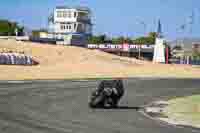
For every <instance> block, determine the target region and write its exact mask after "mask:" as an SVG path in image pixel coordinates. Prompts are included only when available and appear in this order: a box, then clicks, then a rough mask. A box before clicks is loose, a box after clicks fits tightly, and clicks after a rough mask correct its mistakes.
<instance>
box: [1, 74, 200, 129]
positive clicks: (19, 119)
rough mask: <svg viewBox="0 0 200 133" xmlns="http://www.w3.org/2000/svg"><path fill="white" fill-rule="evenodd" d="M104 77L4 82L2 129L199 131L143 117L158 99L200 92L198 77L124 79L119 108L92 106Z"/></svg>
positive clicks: (2, 85)
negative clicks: (94, 90)
mask: <svg viewBox="0 0 200 133" xmlns="http://www.w3.org/2000/svg"><path fill="white" fill-rule="evenodd" d="M99 81H100V80H80V81H78V80H77V81H73V80H41V81H40V80H38V81H37V80H35V81H1V82H0V132H2V133H71V132H73V133H146V132H147V133H191V132H194V133H198V132H200V129H196V128H192V127H182V126H173V125H169V124H166V123H164V122H161V121H156V120H153V119H150V118H148V117H147V116H145V115H143V114H142V113H141V112H140V111H139V109H140V108H143V107H144V106H145V105H147V104H149V103H151V102H153V101H160V100H168V99H171V98H174V97H182V96H188V95H193V94H200V79H172V78H171V79H159V78H132V79H124V86H125V89H126V92H125V95H124V97H123V98H122V99H121V102H120V105H119V108H117V109H90V108H89V107H88V101H89V97H90V94H91V91H92V90H93V89H94V88H96V87H97V84H98V83H99Z"/></svg>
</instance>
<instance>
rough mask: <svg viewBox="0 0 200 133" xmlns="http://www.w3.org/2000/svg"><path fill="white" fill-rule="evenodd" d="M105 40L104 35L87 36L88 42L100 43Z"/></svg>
mask: <svg viewBox="0 0 200 133" xmlns="http://www.w3.org/2000/svg"><path fill="white" fill-rule="evenodd" d="M105 42H106V35H99V36H91V37H89V38H88V43H90V44H101V43H105Z"/></svg>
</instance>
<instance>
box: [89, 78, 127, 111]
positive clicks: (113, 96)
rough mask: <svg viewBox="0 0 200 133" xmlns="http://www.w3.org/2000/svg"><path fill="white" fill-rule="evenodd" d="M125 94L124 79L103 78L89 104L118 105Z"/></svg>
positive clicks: (91, 105)
mask: <svg viewBox="0 0 200 133" xmlns="http://www.w3.org/2000/svg"><path fill="white" fill-rule="evenodd" d="M123 95H124V86H123V81H122V80H103V81H101V82H100V83H99V85H98V88H97V89H96V90H95V91H94V92H92V96H91V98H90V101H89V106H90V107H92V108H113V107H117V106H118V103H119V100H120V99H121V98H122V96H123Z"/></svg>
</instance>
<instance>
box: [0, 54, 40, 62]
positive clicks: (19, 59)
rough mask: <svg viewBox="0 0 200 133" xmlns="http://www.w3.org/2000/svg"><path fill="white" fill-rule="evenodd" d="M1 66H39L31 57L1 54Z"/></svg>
mask: <svg viewBox="0 0 200 133" xmlns="http://www.w3.org/2000/svg"><path fill="white" fill-rule="evenodd" d="M0 64H1V65H37V64H38V62H36V61H34V60H33V58H32V57H31V56H27V55H24V54H19V53H0Z"/></svg>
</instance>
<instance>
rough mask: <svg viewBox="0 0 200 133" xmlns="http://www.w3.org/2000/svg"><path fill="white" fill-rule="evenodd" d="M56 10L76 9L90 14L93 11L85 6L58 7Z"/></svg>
mask: <svg viewBox="0 0 200 133" xmlns="http://www.w3.org/2000/svg"><path fill="white" fill-rule="evenodd" d="M56 9H76V10H81V11H88V12H90V11H91V10H90V9H89V8H88V7H84V6H77V7H69V6H57V7H56Z"/></svg>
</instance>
